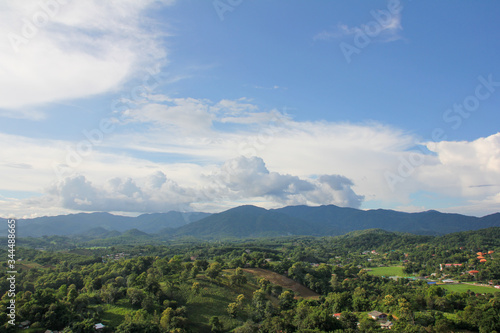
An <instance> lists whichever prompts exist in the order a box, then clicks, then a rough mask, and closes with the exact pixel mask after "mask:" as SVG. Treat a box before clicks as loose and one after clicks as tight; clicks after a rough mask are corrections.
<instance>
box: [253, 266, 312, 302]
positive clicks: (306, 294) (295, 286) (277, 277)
mask: <svg viewBox="0 0 500 333" xmlns="http://www.w3.org/2000/svg"><path fill="white" fill-rule="evenodd" d="M243 270H244V271H245V272H248V273H252V274H254V275H257V276H258V277H263V278H266V279H268V280H269V281H270V282H271V283H274V284H276V285H279V286H281V287H283V288H287V289H290V290H292V291H295V292H297V293H298V294H299V295H300V296H301V297H303V298H312V299H318V298H319V294H317V293H315V292H314V291H312V290H311V289H309V288H306V287H304V286H303V285H301V284H300V283H297V282H295V281H293V280H292V279H289V278H287V277H286V276H283V275H281V274H278V273H275V272H272V271H269V270H267V269H262V268H244V269H243Z"/></svg>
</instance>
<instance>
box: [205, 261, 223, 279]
mask: <svg viewBox="0 0 500 333" xmlns="http://www.w3.org/2000/svg"><path fill="white" fill-rule="evenodd" d="M221 272H222V266H221V264H220V263H218V262H214V263H211V264H210V266H209V267H208V268H207V270H206V272H205V273H206V274H207V276H208V277H209V278H210V279H212V280H215V279H216V278H217V277H218V276H219V274H220V273H221Z"/></svg>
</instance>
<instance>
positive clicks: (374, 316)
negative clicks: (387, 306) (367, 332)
mask: <svg viewBox="0 0 500 333" xmlns="http://www.w3.org/2000/svg"><path fill="white" fill-rule="evenodd" d="M368 316H369V317H371V318H372V319H375V320H379V319H385V318H387V315H386V314H385V313H383V312H379V311H372V312H368Z"/></svg>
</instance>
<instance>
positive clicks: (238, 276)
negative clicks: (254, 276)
mask: <svg viewBox="0 0 500 333" xmlns="http://www.w3.org/2000/svg"><path fill="white" fill-rule="evenodd" d="M229 283H230V284H231V285H237V286H241V285H243V284H245V283H247V277H246V276H245V274H244V273H243V270H242V269H241V268H240V267H238V268H236V270H235V272H234V274H233V275H231V276H230V277H229Z"/></svg>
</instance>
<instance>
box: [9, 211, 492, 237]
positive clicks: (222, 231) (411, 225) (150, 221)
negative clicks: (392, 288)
mask: <svg viewBox="0 0 500 333" xmlns="http://www.w3.org/2000/svg"><path fill="white" fill-rule="evenodd" d="M490 227H500V213H495V214H492V215H488V216H485V217H481V218H479V217H473V216H465V215H460V214H447V213H440V212H437V211H426V212H421V213H403V212H398V211H393V210H385V209H376V210H367V211H364V210H359V209H354V208H343V207H337V206H334V205H325V206H319V207H309V206H288V207H283V208H279V209H270V210H267V209H264V208H259V207H255V206H251V205H247V206H240V207H236V208H232V209H229V210H227V211H224V212H221V213H217V214H207V213H181V212H168V213H158V214H143V215H140V216H137V217H126V216H117V215H112V214H108V213H91V214H83V213H82V214H71V215H62V216H53V217H41V218H35V219H27V220H19V221H18V224H17V234H18V236H19V237H28V236H33V237H39V236H43V235H47V236H50V235H73V236H74V237H76V238H80V239H103V238H110V237H111V238H119V239H130V238H133V237H141V238H142V239H146V238H147V237H148V234H149V235H152V234H154V235H155V237H156V239H167V238H178V237H196V238H206V239H220V238H227V237H230V238H231V237H232V238H247V237H276V236H287V235H310V236H337V235H344V234H347V233H349V232H352V231H356V230H366V229H383V230H385V231H390V232H404V233H412V234H418V235H444V234H449V233H454V232H460V231H467V230H478V229H484V228H490ZM96 228H98V229H96ZM130 229H136V230H134V231H133V232H131V233H127V234H121V233H123V232H125V231H127V230H130ZM1 232H3V235H4V236H5V231H0V236H2V233H1ZM139 232H142V233H143V234H140V235H139ZM75 235H77V236H75Z"/></svg>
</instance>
